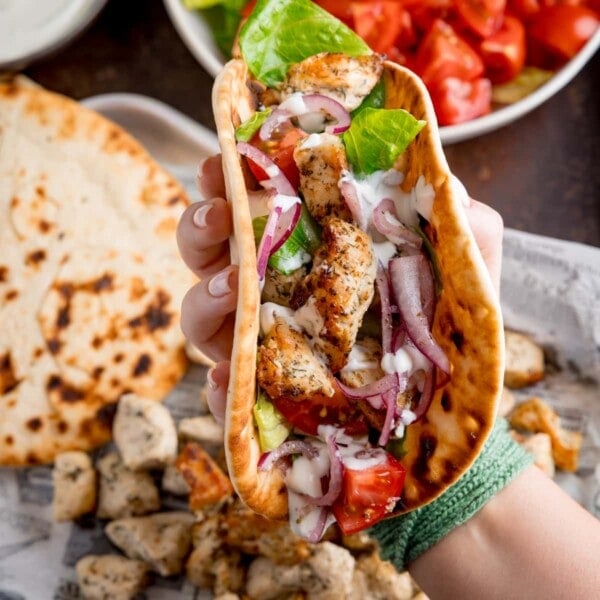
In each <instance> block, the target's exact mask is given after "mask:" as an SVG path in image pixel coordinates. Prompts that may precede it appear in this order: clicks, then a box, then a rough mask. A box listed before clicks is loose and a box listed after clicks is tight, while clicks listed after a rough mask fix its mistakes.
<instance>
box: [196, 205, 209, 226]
mask: <svg viewBox="0 0 600 600" xmlns="http://www.w3.org/2000/svg"><path fill="white" fill-rule="evenodd" d="M212 207H213V205H212V204H202V205H201V206H199V207H198V208H197V210H196V212H195V213H194V216H193V217H192V221H193V222H194V225H195V226H196V227H199V228H200V229H203V228H204V227H206V224H207V223H206V217H207V216H208V213H209V212H210V211H211V210H212Z"/></svg>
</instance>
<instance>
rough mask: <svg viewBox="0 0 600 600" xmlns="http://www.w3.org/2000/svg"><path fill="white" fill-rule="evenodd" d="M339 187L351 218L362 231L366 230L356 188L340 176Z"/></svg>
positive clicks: (365, 222) (365, 221)
mask: <svg viewBox="0 0 600 600" xmlns="http://www.w3.org/2000/svg"><path fill="white" fill-rule="evenodd" d="M339 187H340V193H341V194H342V197H343V198H344V201H345V202H346V206H347V207H348V210H349V211H350V214H351V215H352V219H353V220H354V222H355V223H356V224H357V225H358V226H359V227H360V228H361V229H362V230H363V231H366V229H367V220H366V219H365V215H364V212H363V209H362V206H361V204H360V200H359V199H358V190H357V189H356V186H355V185H354V183H352V182H351V181H349V180H347V179H344V177H343V176H342V178H341V179H340V184H339Z"/></svg>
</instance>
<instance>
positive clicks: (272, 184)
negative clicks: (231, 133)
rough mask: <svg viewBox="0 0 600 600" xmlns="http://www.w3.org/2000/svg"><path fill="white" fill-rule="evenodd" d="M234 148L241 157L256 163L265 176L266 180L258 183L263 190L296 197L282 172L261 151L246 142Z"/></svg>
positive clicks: (239, 143)
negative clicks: (271, 190) (273, 190)
mask: <svg viewBox="0 0 600 600" xmlns="http://www.w3.org/2000/svg"><path fill="white" fill-rule="evenodd" d="M236 147H237V151H238V152H239V153H240V154H241V155H242V156H245V157H247V158H249V159H250V160H251V161H252V162H253V163H256V165H258V166H259V167H260V168H261V169H262V170H263V171H264V172H265V173H266V174H267V177H268V179H265V180H263V181H260V182H259V183H260V184H261V185H262V186H263V187H264V188H265V189H275V190H276V191H277V193H279V194H283V195H284V196H296V190H295V189H294V187H293V186H292V184H291V183H290V182H289V181H288V179H287V177H286V176H285V175H284V173H283V171H282V170H281V169H280V168H279V167H278V166H277V165H276V164H275V163H274V162H273V161H272V160H271V159H270V158H269V157H268V156H267V155H266V154H265V153H264V152H263V151H262V150H259V149H258V148H257V147H256V146H253V145H252V144H248V143H247V142H238V143H237V146H236Z"/></svg>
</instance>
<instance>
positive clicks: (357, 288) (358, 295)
mask: <svg viewBox="0 0 600 600" xmlns="http://www.w3.org/2000/svg"><path fill="white" fill-rule="evenodd" d="M322 240H323V243H322V244H321V246H320V247H319V249H318V250H317V252H316V254H315V257H314V263H313V268H312V270H311V272H310V273H309V275H308V276H307V277H306V278H305V279H304V281H303V282H302V283H301V284H298V285H297V286H296V289H295V291H294V297H293V299H292V307H293V308H295V309H297V310H296V321H297V322H299V323H300V325H301V326H302V327H303V328H304V329H305V330H306V331H307V333H308V334H310V335H311V336H313V345H314V348H315V349H316V351H317V352H319V353H321V354H323V355H324V356H325V357H327V360H328V362H329V366H330V368H331V370H332V371H333V372H334V373H336V372H338V371H340V370H341V369H342V368H343V367H344V366H345V365H346V363H347V361H348V355H349V354H350V350H351V349H352V347H353V346H354V343H355V341H356V335H357V333H358V329H359V328H360V325H361V323H362V319H363V316H364V314H365V313H366V312H367V309H368V308H369V305H370V304H371V301H372V300H373V295H374V290H375V286H374V283H375V274H376V260H375V254H374V253H373V247H372V243H371V238H370V237H369V235H368V234H367V233H365V232H364V231H361V230H360V229H359V228H358V227H356V226H355V225H352V224H351V223H346V222H345V221H342V220H341V219H337V218H336V217H328V218H327V219H325V222H324V223H323V235H322Z"/></svg>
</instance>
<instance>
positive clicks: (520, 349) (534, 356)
mask: <svg viewBox="0 0 600 600" xmlns="http://www.w3.org/2000/svg"><path fill="white" fill-rule="evenodd" d="M505 343H506V367H505V371H504V384H505V385H506V386H507V387H509V388H522V387H526V386H528V385H531V384H533V383H536V382H537V381H540V380H541V379H543V378H544V351H543V350H542V348H541V347H540V346H538V345H537V344H536V343H535V342H534V341H533V340H532V339H531V338H529V337H528V336H526V335H523V334H522V333H517V332H516V331H505Z"/></svg>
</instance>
